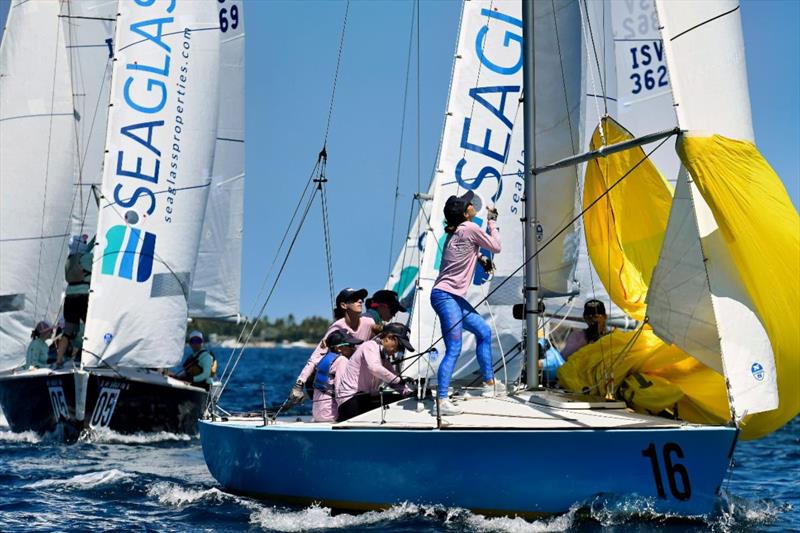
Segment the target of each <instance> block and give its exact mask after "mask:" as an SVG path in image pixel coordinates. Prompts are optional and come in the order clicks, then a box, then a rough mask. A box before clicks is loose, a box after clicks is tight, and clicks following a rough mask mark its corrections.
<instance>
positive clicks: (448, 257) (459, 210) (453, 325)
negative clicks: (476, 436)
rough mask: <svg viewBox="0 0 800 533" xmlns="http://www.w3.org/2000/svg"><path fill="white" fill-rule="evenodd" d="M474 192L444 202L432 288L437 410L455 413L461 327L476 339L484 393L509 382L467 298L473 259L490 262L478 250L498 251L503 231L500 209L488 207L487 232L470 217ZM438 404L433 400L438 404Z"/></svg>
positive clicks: (489, 335) (491, 393)
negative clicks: (437, 332) (437, 334)
mask: <svg viewBox="0 0 800 533" xmlns="http://www.w3.org/2000/svg"><path fill="white" fill-rule="evenodd" d="M474 197H475V194H474V193H473V192H472V191H467V193H466V194H464V195H462V196H451V197H450V198H448V199H447V202H445V205H444V217H445V220H446V222H447V226H446V227H445V230H444V231H445V233H447V239H446V240H445V243H444V251H443V252H442V263H441V268H440V269H439V276H438V277H437V278H436V282H435V283H434V285H433V290H432V291H431V305H432V306H433V310H434V311H436V314H437V315H438V317H439V321H440V323H441V325H442V336H443V337H444V343H445V355H444V358H443V359H442V362H441V364H440V365H439V371H438V374H437V378H438V386H437V397H438V398H439V402H437V403H438V404H439V413H440V414H442V415H456V414H459V413H461V409H459V408H458V407H456V406H455V405H454V404H453V403H452V402H451V401H450V400H448V398H447V389H448V387H449V386H450V379H451V378H452V376H453V370H454V369H455V365H456V360H457V359H458V356H459V355H461V334H462V329H466V330H467V331H469V332H471V333H473V334H474V335H475V339H476V341H477V347H476V355H477V360H478V365H479V366H480V369H481V374H482V377H483V391H482V394H483V395H484V396H494V395H496V394H500V393H503V392H505V386H504V385H503V384H502V383H501V382H500V381H495V379H494V370H493V369H492V331H491V329H489V325H488V324H487V323H486V321H485V320H484V319H483V318H482V317H481V316H480V315H479V314H478V312H477V311H476V310H475V308H474V307H472V305H470V303H469V302H468V301H467V300H465V299H464V296H465V295H466V294H467V290H468V289H469V286H470V284H471V283H472V278H473V275H474V274H475V265H476V264H477V263H478V261H481V264H482V265H485V267H484V268H490V267H491V262H490V261H489V260H488V258H485V257H482V256H481V255H480V249H481V248H486V249H487V250H489V251H490V252H492V253H499V252H500V234H499V232H498V229H497V227H496V223H495V221H496V220H497V210H495V209H493V208H487V211H488V215H487V218H488V223H487V227H488V233H487V232H485V231H483V230H482V229H481V228H480V226H478V225H477V224H476V223H474V222H472V219H473V218H474V217H475V215H476V214H477V213H476V211H475V207H474V206H473V205H472V201H473V198H474ZM435 409H436V407H435V406H434V410H435Z"/></svg>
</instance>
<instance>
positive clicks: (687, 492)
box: [642, 442, 692, 500]
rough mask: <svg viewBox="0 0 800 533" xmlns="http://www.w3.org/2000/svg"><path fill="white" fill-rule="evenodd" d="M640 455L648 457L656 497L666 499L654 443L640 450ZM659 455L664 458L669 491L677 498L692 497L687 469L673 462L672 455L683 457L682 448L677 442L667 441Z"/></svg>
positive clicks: (686, 498) (685, 498)
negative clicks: (656, 492) (656, 493)
mask: <svg viewBox="0 0 800 533" xmlns="http://www.w3.org/2000/svg"><path fill="white" fill-rule="evenodd" d="M642 455H643V456H644V457H649V458H650V466H652V467H653V479H654V480H655V483H656V490H657V491H658V497H659V498H662V499H666V498H667V493H666V492H665V491H664V480H663V478H662V477H661V465H660V464H659V461H658V453H657V451H656V445H655V444H653V443H652V442H651V443H650V446H648V447H647V448H645V449H644V450H642ZM661 455H662V457H663V458H664V470H665V473H666V474H667V481H668V482H669V491H670V492H671V493H672V495H673V496H674V497H675V498H677V499H679V500H688V499H689V498H691V497H692V485H691V483H689V471H688V470H686V467H685V466H684V465H682V464H680V463H676V462H673V456H675V457H677V458H678V459H683V450H681V447H680V446H678V444H676V443H674V442H668V443H666V444H664V448H663V449H662V453H661ZM679 481H680V482H679Z"/></svg>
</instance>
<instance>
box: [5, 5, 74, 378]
mask: <svg viewBox="0 0 800 533" xmlns="http://www.w3.org/2000/svg"><path fill="white" fill-rule="evenodd" d="M59 12H60V3H59V2H58V1H57V0H42V1H37V2H17V3H15V4H13V5H12V6H11V8H10V11H9V15H8V21H7V23H6V29H5V33H4V35H3V41H2V45H0V190H1V191H2V194H0V369H7V368H12V367H14V366H17V365H19V364H20V363H22V362H23V361H24V360H25V350H26V346H27V344H28V342H29V340H30V332H31V330H32V329H33V327H34V326H35V325H36V322H37V321H39V320H44V319H47V320H50V321H51V322H52V321H54V320H55V319H56V318H57V314H58V309H59V306H60V304H61V291H62V287H63V285H64V272H63V265H64V258H65V251H66V245H67V239H68V236H69V229H70V227H69V223H70V220H69V217H70V209H71V200H72V195H71V192H72V191H71V189H72V171H73V155H74V153H75V149H74V146H75V121H74V118H73V108H72V91H71V86H70V71H69V62H68V57H67V49H66V47H65V45H66V37H65V35H64V29H63V25H62V23H61V19H60V18H59Z"/></svg>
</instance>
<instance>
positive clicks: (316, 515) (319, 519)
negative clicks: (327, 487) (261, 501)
mask: <svg viewBox="0 0 800 533" xmlns="http://www.w3.org/2000/svg"><path fill="white" fill-rule="evenodd" d="M420 510H421V508H420V507H418V506H416V505H413V504H408V503H404V504H401V505H396V506H394V507H390V508H389V509H386V510H385V511H369V512H366V513H363V514H358V515H350V514H337V515H335V516H334V515H333V514H332V513H331V510H330V509H328V508H327V507H321V506H319V505H312V506H311V507H307V508H305V509H303V510H301V511H286V510H282V509H279V508H275V507H269V508H262V509H261V510H259V511H256V512H254V513H253V514H251V515H250V523H251V524H255V525H257V526H260V527H262V528H264V529H269V530H273V531H286V532H292V531H309V530H313V529H349V528H354V527H361V526H368V525H371V524H376V523H378V522H383V521H387V522H388V521H391V520H397V519H399V518H402V517H405V516H409V515H417V514H419V513H420Z"/></svg>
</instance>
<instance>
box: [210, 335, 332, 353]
mask: <svg viewBox="0 0 800 533" xmlns="http://www.w3.org/2000/svg"><path fill="white" fill-rule="evenodd" d="M211 344H212V346H217V347H219V348H237V347H238V345H237V343H236V339H234V338H232V337H230V338H224V339H217V340H216V341H214V340H212V342H211ZM316 347H317V345H316V344H315V343H312V342H308V341H293V342H289V341H282V342H277V341H263V340H251V341H250V342H248V343H247V348H303V349H307V350H313V349H314V348H316Z"/></svg>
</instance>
